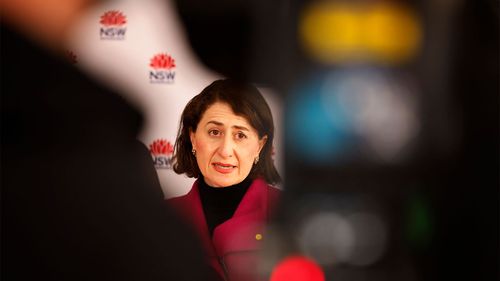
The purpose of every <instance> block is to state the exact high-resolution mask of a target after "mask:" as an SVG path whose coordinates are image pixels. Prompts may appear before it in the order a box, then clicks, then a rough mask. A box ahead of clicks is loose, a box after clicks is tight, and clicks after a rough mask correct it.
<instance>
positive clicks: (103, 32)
mask: <svg viewBox="0 0 500 281" xmlns="http://www.w3.org/2000/svg"><path fill="white" fill-rule="evenodd" d="M99 23H100V24H101V29H100V31H99V35H100V37H101V40H123V39H125V32H126V31H127V28H126V27H125V24H126V23H127V18H126V17H125V15H124V14H123V13H122V12H120V11H117V10H112V11H107V12H105V13H104V14H103V15H102V16H101V20H100V21H99Z"/></svg>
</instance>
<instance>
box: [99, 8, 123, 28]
mask: <svg viewBox="0 0 500 281" xmlns="http://www.w3.org/2000/svg"><path fill="white" fill-rule="evenodd" d="M99 22H100V23H101V24H102V25H105V26H112V25H113V26H122V25H124V24H126V23H127V18H126V17H125V15H124V14H123V13H122V12H120V11H116V10H112V11H107V12H106V13H104V15H102V16H101V21H99Z"/></svg>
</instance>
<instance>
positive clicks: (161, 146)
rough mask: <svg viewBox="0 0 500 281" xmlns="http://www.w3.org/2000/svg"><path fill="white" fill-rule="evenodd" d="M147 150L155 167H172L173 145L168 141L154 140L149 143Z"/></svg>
mask: <svg viewBox="0 0 500 281" xmlns="http://www.w3.org/2000/svg"><path fill="white" fill-rule="evenodd" d="M149 152H151V155H152V156H153V162H154V165H155V167H156V168H157V169H170V168H172V155H173V153H174V146H173V145H172V144H171V143H170V142H168V141H167V140H164V139H158V140H155V141H153V143H152V144H150V145H149Z"/></svg>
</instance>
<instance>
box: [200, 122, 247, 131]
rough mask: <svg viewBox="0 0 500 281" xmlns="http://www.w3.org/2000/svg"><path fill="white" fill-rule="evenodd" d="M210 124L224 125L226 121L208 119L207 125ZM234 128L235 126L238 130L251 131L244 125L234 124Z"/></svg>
mask: <svg viewBox="0 0 500 281" xmlns="http://www.w3.org/2000/svg"><path fill="white" fill-rule="evenodd" d="M208 124H214V125H217V126H224V123H221V122H219V121H214V120H211V121H208V122H207V125H208ZM232 128H235V129H238V130H243V131H250V130H249V129H248V128H247V127H244V126H238V125H234V126H233V127H232Z"/></svg>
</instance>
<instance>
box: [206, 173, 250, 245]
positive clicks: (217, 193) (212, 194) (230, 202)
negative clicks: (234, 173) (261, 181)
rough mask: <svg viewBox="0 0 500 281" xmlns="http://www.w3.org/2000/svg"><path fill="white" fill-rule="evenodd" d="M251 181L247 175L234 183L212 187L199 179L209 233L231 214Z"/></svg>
mask: <svg viewBox="0 0 500 281" xmlns="http://www.w3.org/2000/svg"><path fill="white" fill-rule="evenodd" d="M251 183H252V180H251V179H249V178H248V177H247V178H246V179H244V180H243V181H242V182H240V183H238V184H235V185H231V186H227V187H212V186H209V185H207V184H206V183H205V180H204V179H203V178H201V179H200V181H199V184H200V187H199V191H200V199H201V205H202V206H203V212H204V213H205V218H206V220H207V225H208V229H209V231H210V235H212V234H213V231H214V229H215V227H217V226H218V225H219V224H221V223H223V222H225V221H226V220H228V219H230V218H231V217H232V216H233V214H234V212H235V211H236V208H237V207H238V205H239V204H240V202H241V199H243V196H244V195H245V193H246V192H247V190H248V187H249V186H250V184H251Z"/></svg>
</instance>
